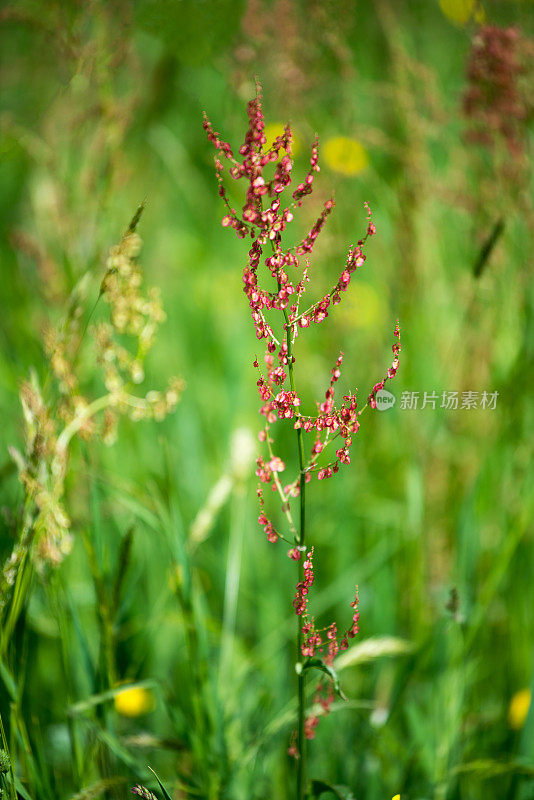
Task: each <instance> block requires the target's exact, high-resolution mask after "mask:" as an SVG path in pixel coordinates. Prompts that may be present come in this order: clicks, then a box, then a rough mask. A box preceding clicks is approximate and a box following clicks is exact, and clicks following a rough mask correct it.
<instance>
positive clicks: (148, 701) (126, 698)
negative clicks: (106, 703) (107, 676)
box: [114, 686, 155, 717]
mask: <svg viewBox="0 0 534 800" xmlns="http://www.w3.org/2000/svg"><path fill="white" fill-rule="evenodd" d="M114 704H115V711H116V712H117V713H118V714H122V716H123V717H140V716H141V715H142V714H148V713H149V712H150V711H153V710H154V706H155V700H154V694H153V692H152V691H151V690H150V689H146V688H144V687H143V686H132V687H130V688H128V687H127V688H125V689H121V691H120V692H118V693H117V694H116V695H115V700H114Z"/></svg>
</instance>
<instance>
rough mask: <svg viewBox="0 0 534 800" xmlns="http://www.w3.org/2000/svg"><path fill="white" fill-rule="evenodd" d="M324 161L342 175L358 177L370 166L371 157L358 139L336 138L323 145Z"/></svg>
mask: <svg viewBox="0 0 534 800" xmlns="http://www.w3.org/2000/svg"><path fill="white" fill-rule="evenodd" d="M323 161H324V162H325V163H326V164H328V166H329V167H330V169H333V170H335V171H336V172H340V173H341V174H342V175H356V174H357V173H358V172H361V171H362V169H365V167H366V166H367V165H368V163H369V157H368V155H367V151H366V150H365V148H364V147H363V145H361V144H360V142H358V141H357V140H356V139H349V137H348V136H335V137H334V138H333V139H328V140H327V141H326V142H325V143H324V145H323Z"/></svg>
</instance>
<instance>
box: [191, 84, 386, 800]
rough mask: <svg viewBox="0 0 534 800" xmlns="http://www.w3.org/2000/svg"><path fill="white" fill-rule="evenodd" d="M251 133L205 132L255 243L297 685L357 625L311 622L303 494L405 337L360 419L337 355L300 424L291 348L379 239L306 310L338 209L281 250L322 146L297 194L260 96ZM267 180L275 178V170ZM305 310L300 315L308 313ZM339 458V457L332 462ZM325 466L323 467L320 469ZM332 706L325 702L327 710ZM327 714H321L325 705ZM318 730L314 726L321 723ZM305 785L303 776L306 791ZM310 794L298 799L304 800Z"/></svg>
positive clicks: (346, 437) (254, 273) (273, 479)
mask: <svg viewBox="0 0 534 800" xmlns="http://www.w3.org/2000/svg"><path fill="white" fill-rule="evenodd" d="M247 113H248V120H249V123H248V129H247V132H246V135H245V141H244V143H243V145H242V146H241V147H240V148H239V151H238V156H239V157H236V156H234V153H233V151H232V148H231V147H230V145H229V144H228V142H225V141H223V139H221V137H220V135H219V133H217V132H216V131H215V130H214V129H213V127H212V125H211V123H210V121H209V119H208V118H207V117H205V118H204V128H205V131H206V133H207V136H208V139H209V141H211V142H212V144H213V145H214V146H215V148H216V149H217V156H216V159H215V168H216V176H217V180H218V183H219V195H220V196H221V198H222V200H223V202H224V204H225V206H226V214H225V216H224V217H223V220H222V224H223V226H225V227H231V228H233V229H234V230H235V232H236V234H237V235H238V237H240V238H243V239H244V238H245V237H250V238H251V240H252V244H251V247H250V250H249V254H248V263H247V265H246V267H245V269H244V272H243V283H244V286H243V289H244V292H245V294H246V296H247V299H248V302H249V307H250V312H251V315H252V321H253V323H254V326H255V330H256V336H257V338H258V339H259V340H266V353H265V357H264V366H263V367H261V366H260V363H259V361H258V359H257V358H256V359H255V360H254V367H255V368H256V370H257V371H258V378H257V387H258V392H259V395H260V398H261V401H262V406H261V409H260V413H261V414H262V415H263V417H264V420H265V422H264V427H263V429H262V430H261V432H260V434H259V438H260V441H262V442H264V443H265V444H266V447H267V453H266V455H265V456H260V457H258V459H257V471H256V475H257V476H258V478H259V486H258V498H259V503H260V512H261V513H260V516H259V523H260V525H261V526H262V527H263V528H264V530H265V533H266V535H267V538H268V540H269V541H270V542H273V543H274V542H276V541H277V540H278V539H283V540H284V541H286V542H288V543H289V544H290V549H289V551H288V556H289V557H290V558H291V559H293V560H295V561H296V562H298V566H299V580H298V582H297V587H296V594H295V599H294V601H293V606H294V609H295V613H296V615H297V617H298V621H299V634H298V658H299V664H298V665H297V672H298V673H299V680H300V677H301V676H302V673H303V668H305V666H306V665H305V663H304V662H303V659H304V658H307V659H310V658H312V657H321V658H322V657H323V655H324V658H323V661H322V663H323V664H325V665H327V666H331V664H332V662H333V659H334V657H335V655H336V653H337V652H338V651H339V650H340V649H345V648H346V647H348V639H349V638H350V637H352V636H354V635H355V634H356V633H357V631H358V619H359V617H358V611H357V602H358V599H357V595H356V599H355V600H354V601H353V603H352V606H353V612H354V613H353V620H352V624H351V625H350V627H349V628H348V629H347V630H346V631H345V633H343V634H342V635H341V636H340V637H338V630H337V626H336V624H335V623H332V624H331V625H330V626H329V627H328V628H325V629H323V630H318V629H317V628H316V627H315V622H314V620H313V618H312V617H310V616H309V614H308V592H309V590H310V588H311V585H312V583H313V575H314V572H313V553H314V549H313V547H312V548H310V549H309V550H307V547H306V545H305V499H304V494H305V487H306V484H307V483H309V482H310V481H311V480H312V476H314V475H315V476H316V477H317V479H318V480H323V479H326V478H330V477H331V476H332V475H335V474H336V473H337V472H338V471H339V469H340V467H341V466H342V465H347V464H349V463H350V448H351V445H352V442H353V437H354V435H355V434H356V433H357V432H358V429H359V427H360V422H359V418H360V416H361V414H362V412H363V411H364V409H365V408H366V407H367V406H370V407H371V408H376V395H377V392H379V391H380V390H381V389H383V388H384V385H385V383H386V381H387V380H389V379H391V378H393V377H394V376H395V374H396V372H397V369H398V365H399V352H400V330H399V324H398V323H397V324H396V326H395V331H394V335H395V343H394V345H393V361H392V363H391V365H390V367H389V368H388V370H387V372H386V375H385V376H384V378H383V379H382V380H380V381H378V382H377V383H376V384H375V385H374V386H373V388H372V389H371V391H370V393H369V395H368V397H367V400H366V403H365V405H364V406H363V407H362V408H361V409H358V403H357V399H356V395H355V394H352V393H349V394H346V395H344V396H343V399H342V401H341V402H339V403H336V398H335V388H336V383H337V382H338V380H339V378H340V376H341V367H342V362H343V353H340V355H339V357H338V359H337V360H336V363H335V365H334V367H333V369H332V372H331V378H330V383H329V386H328V388H327V389H326V392H325V398H324V400H323V401H322V402H318V403H317V412H316V413H315V414H314V415H307V414H304V413H303V411H302V409H301V399H300V397H299V394H298V392H297V390H296V387H295V380H294V366H293V365H294V363H295V357H294V355H293V348H294V344H295V341H296V339H297V337H298V335H299V332H300V331H301V330H302V329H305V328H308V327H310V325H311V324H312V323H313V324H320V323H322V322H324V320H326V319H327V317H328V315H329V312H330V311H331V310H332V307H334V306H336V305H337V304H339V303H340V302H341V299H342V297H343V293H344V292H346V291H347V289H348V288H349V285H350V282H351V280H352V276H353V274H354V272H355V271H356V270H357V269H358V268H359V267H361V266H362V265H363V263H364V262H365V255H364V253H363V248H364V245H365V242H366V240H367V239H368V237H370V236H373V235H374V234H375V232H376V229H375V226H374V223H373V222H372V220H371V211H370V208H369V206H368V204H367V203H366V204H365V208H366V212H367V230H366V233H365V235H364V236H363V238H362V239H360V240H359V241H358V242H357V244H356V245H353V246H351V247H350V248H349V250H348V254H347V259H346V262H345V263H344V265H343V266H342V268H341V271H340V274H339V276H338V278H337V280H336V282H335V283H334V285H333V286H332V287H331V289H330V290H329V291H328V292H327V293H326V294H325V295H324V296H322V297H320V298H319V299H317V300H315V301H314V302H312V303H311V304H309V305H306V304H305V303H304V295H305V293H306V290H307V288H308V284H309V281H310V279H309V260H308V259H309V256H310V255H311V253H312V251H313V248H314V245H315V242H316V241H317V237H318V236H319V234H320V232H321V230H322V229H323V226H324V224H325V222H326V220H327V217H328V216H329V215H330V213H331V212H332V210H333V208H334V201H333V200H332V199H330V200H328V201H327V202H326V203H325V204H324V208H323V210H322V212H321V214H320V215H319V217H318V219H317V221H316V222H315V224H314V225H313V227H312V228H311V230H310V231H309V232H308V234H307V235H306V236H305V237H304V239H302V241H301V242H300V243H299V244H298V245H297V246H296V247H284V245H283V235H284V232H285V230H286V228H287V226H288V225H289V224H290V223H291V222H292V221H293V216H294V211H295V209H298V208H299V207H300V206H302V204H303V201H304V198H305V197H306V196H307V195H309V194H311V193H312V190H313V184H314V179H315V175H316V173H318V172H319V163H318V162H319V143H318V139H317V137H316V138H315V140H314V142H313V144H312V151H311V158H310V169H309V171H308V173H307V175H306V177H305V179H304V181H302V182H301V183H299V184H298V185H297V186H296V188H295V189H294V190H293V191H292V192H291V189H290V186H291V183H292V179H291V175H292V169H293V160H292V157H291V141H292V135H291V129H290V126H289V125H286V127H285V129H284V132H283V134H282V135H280V136H278V137H277V138H276V139H275V141H274V142H273V144H272V145H271V146H270V147H267V141H266V137H265V134H264V119H263V113H262V97H261V87H260V86H259V84H257V86H256V97H255V98H254V99H253V100H251V101H250V102H249V103H248V107H247ZM225 162H226V163H227V164H228V165H229V172H230V175H231V177H232V178H234V179H235V180H240V179H242V178H243V179H245V182H246V183H247V189H246V200H245V204H244V206H243V207H242V209H241V211H237V210H236V209H235V208H233V207H232V205H231V203H230V201H229V198H228V195H227V191H226V187H225V185H224V182H223V172H224V165H225ZM269 165H273V167H274V174H272V177H271V178H269V177H268V175H267V174H266V173H267V172H269V171H268V170H267V168H268V167H269ZM270 172H273V168H271V170H270ZM288 191H289V192H291V199H290V200H289V202H288V203H287V204H286V205H285V206H284V205H283V202H282V199H283V196H284V194H285V193H287V192H288ZM263 266H265V267H266V268H267V270H268V273H270V276H271V280H272V286H271V288H266V287H264V286H263V285H260V280H259V277H258V271H259V269H260V267H263ZM303 307H304V308H303ZM273 311H277V312H280V313H281V314H282V316H283V324H282V333H281V335H280V334H279V335H278V336H277V333H276V332H275V330H273V326H272V324H271V322H270V319H269V316H268V315H269V314H270V312H273ZM279 420H281V421H290V422H291V423H292V426H293V428H294V429H295V430H296V433H297V442H298V453H299V472H298V475H297V477H296V478H295V480H293V481H292V482H290V483H288V484H286V485H283V484H282V481H281V474H282V473H283V472H284V470H285V464H284V462H283V461H282V459H281V458H280V457H279V456H278V455H276V454H275V453H274V452H273V439H272V438H271V433H270V429H271V426H272V425H273V424H274V423H275V422H277V421H279ZM305 433H308V434H312V435H313V443H312V445H311V447H310V449H309V451H308V455H307V456H306V454H305V449H304V434H305ZM333 451H334V452H335V455H334V452H333ZM325 452H332V455H331V458H330V460H328V461H326V463H323V461H324V459H325V456H324V454H325ZM320 462H321V463H320ZM266 485H270V486H271V489H272V490H273V491H274V492H277V493H278V496H279V497H280V500H281V504H282V511H283V513H284V515H285V518H286V522H287V527H288V530H287V532H286V533H282V532H281V531H280V530H279V529H277V528H275V526H274V524H273V522H272V521H270V519H269V518H268V516H267V514H266V511H265V500H264V496H263V487H264V486H266ZM296 498H299V503H300V525H299V527H298V528H297V526H296V525H295V523H294V521H293V514H292V511H291V504H292V501H293V500H295V499H296ZM302 695H303V682H302V684H301V683H299V704H300V705H302ZM322 702H323V703H326V706H328V702H327V701H322ZM323 708H325V706H324V705H323ZM301 712H302V709H300V710H299V715H300V718H299V731H298V735H297V736H295V741H294V742H293V743H292V745H291V748H290V752H292V754H293V755H296V756H300V758H301V760H302V759H303V738H304V737H306V738H312V736H313V730H314V727H315V725H314V724H311V723H310V719H311V717H308V721H307V722H305V721H304V720H303V719H302V713H301ZM315 724H316V723H315ZM303 780H304V776H303V775H301V781H303ZM303 791H304V788H303V787H302V786H301V788H300V789H299V791H298V792H297V794H298V796H299V797H300V796H302V793H303Z"/></svg>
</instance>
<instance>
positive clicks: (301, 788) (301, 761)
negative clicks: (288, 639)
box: [284, 310, 306, 800]
mask: <svg viewBox="0 0 534 800" xmlns="http://www.w3.org/2000/svg"><path fill="white" fill-rule="evenodd" d="M284 318H285V322H286V344H287V364H288V372H289V383H290V385H291V390H292V391H293V392H296V389H295V376H294V372H293V353H292V345H291V329H292V325H290V323H289V319H288V316H287V312H286V311H285V310H284ZM297 446H298V454H299V471H300V525H299V537H298V543H299V547H304V546H305V541H306V470H305V462H304V441H303V436H302V428H297ZM301 556H302V557H301V558H300V559H299V560H298V562H297V564H298V579H299V581H302V580H303V579H304V567H303V566H302V565H303V561H304V553H301ZM301 627H302V626H301V619H300V617H297V663H296V672H297V697H298V724H297V750H298V758H297V800H304V796H305V794H306V737H305V735H304V727H305V717H306V677H305V672H304V669H303V667H304V663H303V661H304V659H303V656H302V630H301Z"/></svg>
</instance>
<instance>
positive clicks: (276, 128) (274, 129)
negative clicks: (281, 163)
mask: <svg viewBox="0 0 534 800" xmlns="http://www.w3.org/2000/svg"><path fill="white" fill-rule="evenodd" d="M263 132H264V134H265V138H266V139H267V144H266V145H265V147H266V148H269V147H271V145H272V143H273V142H274V140H275V139H276V137H277V136H281V135H282V134H283V132H284V125H282V123H281V122H271V123H270V124H269V125H266V126H265V130H264V131H263ZM291 133H292V134H293V141H292V142H291V155H293V156H296V155H298V154H299V153H300V151H301V149H302V148H301V144H300V139H299V137H298V136H296V135H295V131H294V130H293V128H291ZM285 153H286V151H285V150H284V149H283V148H282V150H280V154H281V155H282V156H284V155H285Z"/></svg>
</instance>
